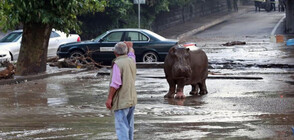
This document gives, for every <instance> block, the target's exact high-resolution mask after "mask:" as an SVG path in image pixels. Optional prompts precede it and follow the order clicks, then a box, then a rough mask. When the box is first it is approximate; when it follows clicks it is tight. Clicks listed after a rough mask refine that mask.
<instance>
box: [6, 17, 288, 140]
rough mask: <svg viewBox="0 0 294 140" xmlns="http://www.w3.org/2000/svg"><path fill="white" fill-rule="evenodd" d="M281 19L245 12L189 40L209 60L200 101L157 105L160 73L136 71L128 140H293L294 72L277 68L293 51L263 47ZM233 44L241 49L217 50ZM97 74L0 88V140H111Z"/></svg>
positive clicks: (105, 80) (104, 78)
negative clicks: (205, 90) (132, 138)
mask: <svg viewBox="0 0 294 140" xmlns="http://www.w3.org/2000/svg"><path fill="white" fill-rule="evenodd" d="M282 17H283V14H281V13H277V12H275V13H274V12H272V13H265V12H260V13H255V12H249V13H247V14H243V15H240V16H238V17H235V18H233V19H231V20H229V21H227V22H225V23H222V24H220V25H218V26H216V27H214V28H211V29H209V30H206V31H204V32H202V33H200V34H196V35H195V36H193V37H192V38H191V39H190V41H194V42H197V44H198V46H199V47H201V48H202V49H203V50H204V51H205V52H206V53H207V55H208V57H209V61H210V64H211V67H210V68H209V71H210V75H209V77H211V78H209V79H207V88H208V92H209V93H208V94H207V95H204V96H190V95H189V94H188V93H189V91H190V90H191V87H190V86H186V87H185V90H184V93H185V94H186V96H187V98H186V99H182V100H177V99H164V98H163V96H164V95H165V94H166V93H167V91H168V84H167V82H166V80H165V79H164V78H163V77H164V73H163V70H162V69H138V73H137V74H138V76H137V80H136V86H137V92H138V105H137V106H136V112H135V139H138V140H145V139H152V140H157V139H187V140H189V139H193V140H194V139H294V135H293V132H292V130H291V127H292V126H294V100H293V98H294V86H293V83H294V70H293V68H291V67H290V68H288V67H281V66H286V65H287V64H288V66H291V65H292V63H293V47H292V48H291V47H290V46H285V45H283V44H276V43H274V42H272V40H271V39H270V36H271V35H270V34H271V32H272V29H273V28H274V27H275V25H276V24H277V23H278V21H279V20H280V19H281V18H282ZM236 40H239V41H245V42H246V43H247V44H246V45H240V46H239V45H238V46H222V45H221V44H223V43H226V42H229V41H236ZM273 64H276V65H273ZM279 64H280V65H279ZM261 66H268V67H261ZM101 71H104V70H101ZM96 74H97V71H89V72H82V73H79V74H66V75H61V76H53V77H49V78H46V79H41V80H35V81H29V82H23V83H19V84H16V85H15V84H14V85H3V86H0V91H1V92H0V110H1V113H0V126H1V127H0V139H39V140H40V139H116V136H115V130H114V120H113V116H112V113H111V112H109V111H108V110H107V109H106V108H105V105H104V103H105V100H106V98H107V92H108V86H109V76H108V75H98V76H96ZM217 76H218V77H231V78H213V77H217ZM232 77H239V78H235V79H234V78H232ZM242 77H249V78H242ZM250 77H253V78H250ZM254 77H255V78H254Z"/></svg>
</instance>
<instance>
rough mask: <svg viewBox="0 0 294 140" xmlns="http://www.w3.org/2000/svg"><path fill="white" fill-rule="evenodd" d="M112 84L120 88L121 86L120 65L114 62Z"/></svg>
mask: <svg viewBox="0 0 294 140" xmlns="http://www.w3.org/2000/svg"><path fill="white" fill-rule="evenodd" d="M110 86H111V87H113V88H115V89H118V88H119V87H120V86H121V74H120V69H119V67H118V66H117V65H116V64H114V65H113V67H112V80H111V83H110Z"/></svg>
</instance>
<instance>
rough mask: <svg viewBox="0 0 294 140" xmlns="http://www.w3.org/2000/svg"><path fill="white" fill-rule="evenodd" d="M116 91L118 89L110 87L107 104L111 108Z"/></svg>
mask: <svg viewBox="0 0 294 140" xmlns="http://www.w3.org/2000/svg"><path fill="white" fill-rule="evenodd" d="M115 92H116V89H115V88H114V87H110V88H109V94H108V98H107V100H106V102H105V105H106V107H107V108H108V109H109V110H110V109H111V108H112V99H113V96H114V95H115Z"/></svg>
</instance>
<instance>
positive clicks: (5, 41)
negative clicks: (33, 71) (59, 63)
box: [0, 29, 81, 61]
mask: <svg viewBox="0 0 294 140" xmlns="http://www.w3.org/2000/svg"><path fill="white" fill-rule="evenodd" d="M22 32H23V31H22V30H16V31H13V32H10V33H8V34H7V35H6V36H4V37H3V38H2V39H1V40H0V49H1V50H7V51H9V54H10V57H11V61H14V60H17V59H18V55H19V50H20V45H21V39H22ZM79 41H81V38H80V36H79V35H77V34H70V35H69V36H66V34H65V33H63V32H61V31H57V30H54V29H53V30H52V32H51V35H50V39H49V44H48V53H47V56H48V57H52V56H56V52H57V49H58V47H59V45H61V44H65V43H70V42H79ZM5 57H6V56H5ZM0 59H5V58H4V55H0Z"/></svg>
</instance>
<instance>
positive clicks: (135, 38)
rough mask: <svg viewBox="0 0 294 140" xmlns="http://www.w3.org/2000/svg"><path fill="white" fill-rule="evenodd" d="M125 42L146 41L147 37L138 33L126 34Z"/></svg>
mask: <svg viewBox="0 0 294 140" xmlns="http://www.w3.org/2000/svg"><path fill="white" fill-rule="evenodd" d="M125 40H127V41H148V38H147V36H145V35H144V34H142V33H140V32H128V35H127V38H126V39H125Z"/></svg>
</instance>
